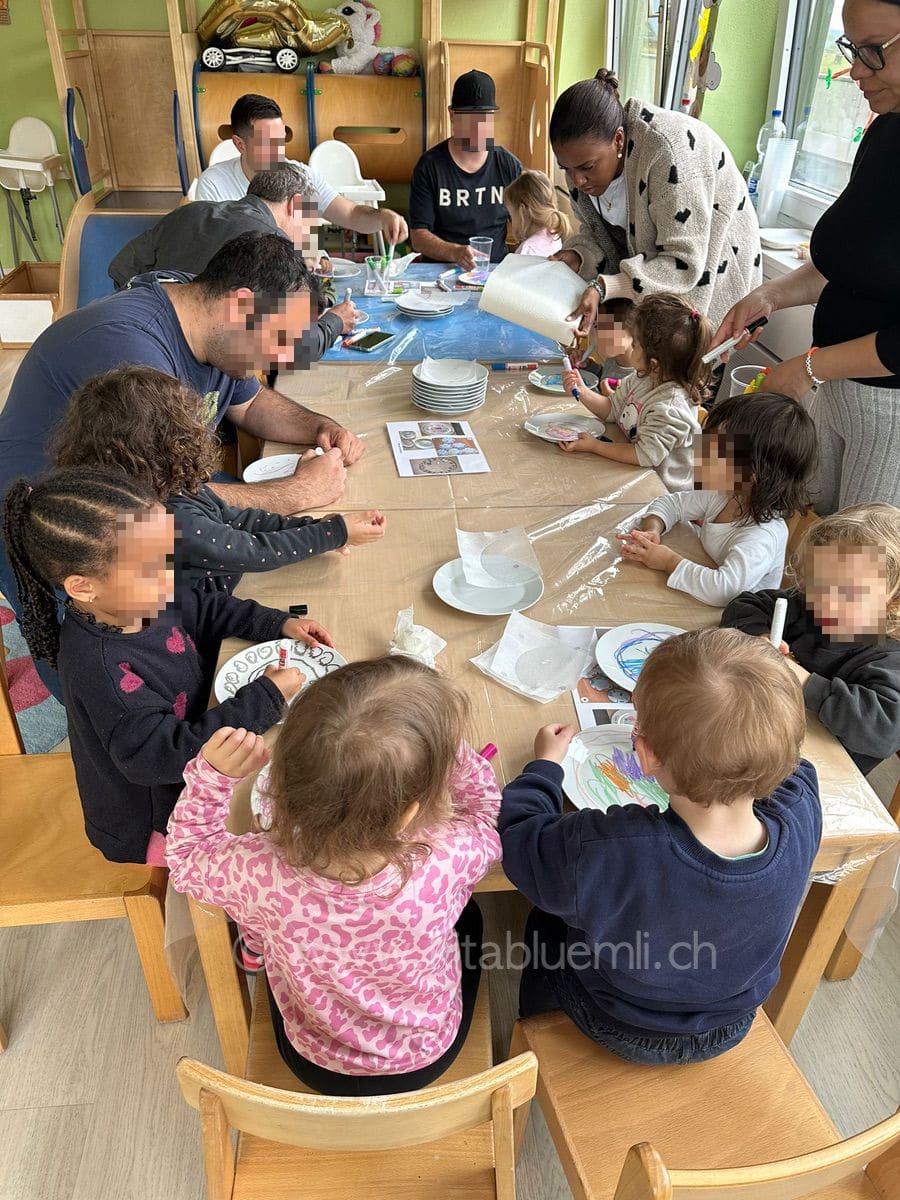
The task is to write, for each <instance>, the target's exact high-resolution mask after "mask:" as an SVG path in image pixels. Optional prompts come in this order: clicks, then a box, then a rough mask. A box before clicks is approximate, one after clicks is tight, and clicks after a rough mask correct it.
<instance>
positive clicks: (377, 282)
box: [366, 256, 392, 295]
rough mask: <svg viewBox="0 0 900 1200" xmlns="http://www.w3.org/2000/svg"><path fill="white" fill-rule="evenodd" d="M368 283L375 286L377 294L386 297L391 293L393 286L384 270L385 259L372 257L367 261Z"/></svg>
mask: <svg viewBox="0 0 900 1200" xmlns="http://www.w3.org/2000/svg"><path fill="white" fill-rule="evenodd" d="M366 283H367V284H374V286H375V292H376V294H381V295H386V294H387V292H388V291H390V289H391V287H392V284H391V283H390V282H389V281H388V277H387V272H386V271H385V270H384V259H382V258H378V257H371V256H370V257H369V258H367V259H366Z"/></svg>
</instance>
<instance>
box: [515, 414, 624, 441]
mask: <svg viewBox="0 0 900 1200" xmlns="http://www.w3.org/2000/svg"><path fill="white" fill-rule="evenodd" d="M522 428H523V429H525V430H527V431H528V433H533V434H534V436H535V437H539V438H541V439H542V440H543V441H545V442H577V441H578V435H579V434H581V433H591V434H593V435H594V437H602V436H603V432H604V428H605V426H604V424H603V422H602V421H599V420H598V419H597V418H596V417H583V416H581V414H580V413H571V412H550V413H535V414H534V415H533V416H531V417H529V418H528V420H527V421H525V422H524V423H523V425H522Z"/></svg>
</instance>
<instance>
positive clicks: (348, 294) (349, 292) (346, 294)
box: [344, 288, 353, 304]
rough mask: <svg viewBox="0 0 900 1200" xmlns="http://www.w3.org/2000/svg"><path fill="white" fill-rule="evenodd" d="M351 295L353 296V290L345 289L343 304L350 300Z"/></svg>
mask: <svg viewBox="0 0 900 1200" xmlns="http://www.w3.org/2000/svg"><path fill="white" fill-rule="evenodd" d="M352 295H353V288H347V290H346V292H344V303H345V304H346V303H347V301H348V300H349V299H350V297H351V296H352Z"/></svg>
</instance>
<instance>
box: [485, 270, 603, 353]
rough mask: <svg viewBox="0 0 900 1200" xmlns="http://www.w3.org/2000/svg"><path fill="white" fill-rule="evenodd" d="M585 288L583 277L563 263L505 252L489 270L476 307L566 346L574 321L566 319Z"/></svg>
mask: <svg viewBox="0 0 900 1200" xmlns="http://www.w3.org/2000/svg"><path fill="white" fill-rule="evenodd" d="M584 289H585V282H584V280H583V279H582V278H581V277H580V276H579V275H576V274H575V272H574V271H573V270H572V269H571V268H570V267H567V266H566V264H565V263H563V262H551V261H550V259H549V258H536V257H532V256H531V255H530V254H507V256H506V258H504V260H503V262H501V263H500V264H499V265H498V266H496V267H495V268H494V270H493V271H491V274H490V276H489V278H488V281H487V283H486V284H485V288H484V291H483V292H482V293H481V301H480V303H479V305H478V307H479V308H482V309H484V311H485V312H489V313H493V314H494V316H495V317H503V318H505V319H506V320H507V321H512V322H513V324H514V325H522V326H523V327H524V328H525V329H530V330H531V332H532V333H539V334H542V335H543V336H544V337H548V338H553V340H554V341H557V342H562V343H563V344H564V345H568V344H569V343H570V342H571V341H572V330H573V329H574V327H575V325H576V324H577V322H576V321H570V320H568V319H567V318H568V315H569V313H570V312H573V311H574V310H575V309H576V308H577V307H578V303H579V301H580V300H581V297H582V295H583V293H584Z"/></svg>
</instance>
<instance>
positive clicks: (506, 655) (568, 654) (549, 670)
mask: <svg viewBox="0 0 900 1200" xmlns="http://www.w3.org/2000/svg"><path fill="white" fill-rule="evenodd" d="M595 644H596V636H595V634H594V629H593V627H592V626H590V625H544V624H542V623H541V622H540V621H532V620H531V619H530V618H529V617H525V616H523V615H522V614H521V613H518V612H514V613H511V614H510V618H509V620H508V621H507V623H506V628H505V629H504V631H503V636H502V637H501V638H500V640H499V642H495V643H494V645H493V646H491V647H489V649H487V650H485V652H484V653H483V654H479V655H478V657H477V658H473V659H470V660H469V661H470V662H471V663H472V664H473V665H474V666H476V667H477V668H478V670H479V671H481V672H483V674H485V675H488V676H490V678H491V679H494V680H496V681H497V683H502V684H503V686H504V687H508V688H509V689H510V690H511V691H513V692H518V693H519V695H521V696H528V697H529V698H530V699H532V700H538V701H539V702H540V703H541V704H547V703H549V702H550V701H551V700H555V699H556V698H557V697H558V696H560V695H562V693H563V692H564V691H565V690H566V688H570V687H572V686H574V684H575V683H576V682H577V680H578V679H579V677H580V676H581V675H582V674H583V672H584V671H585V670H587V667H588V665H589V663H590V660H591V655H592V654H593V647H594V645H595Z"/></svg>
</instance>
